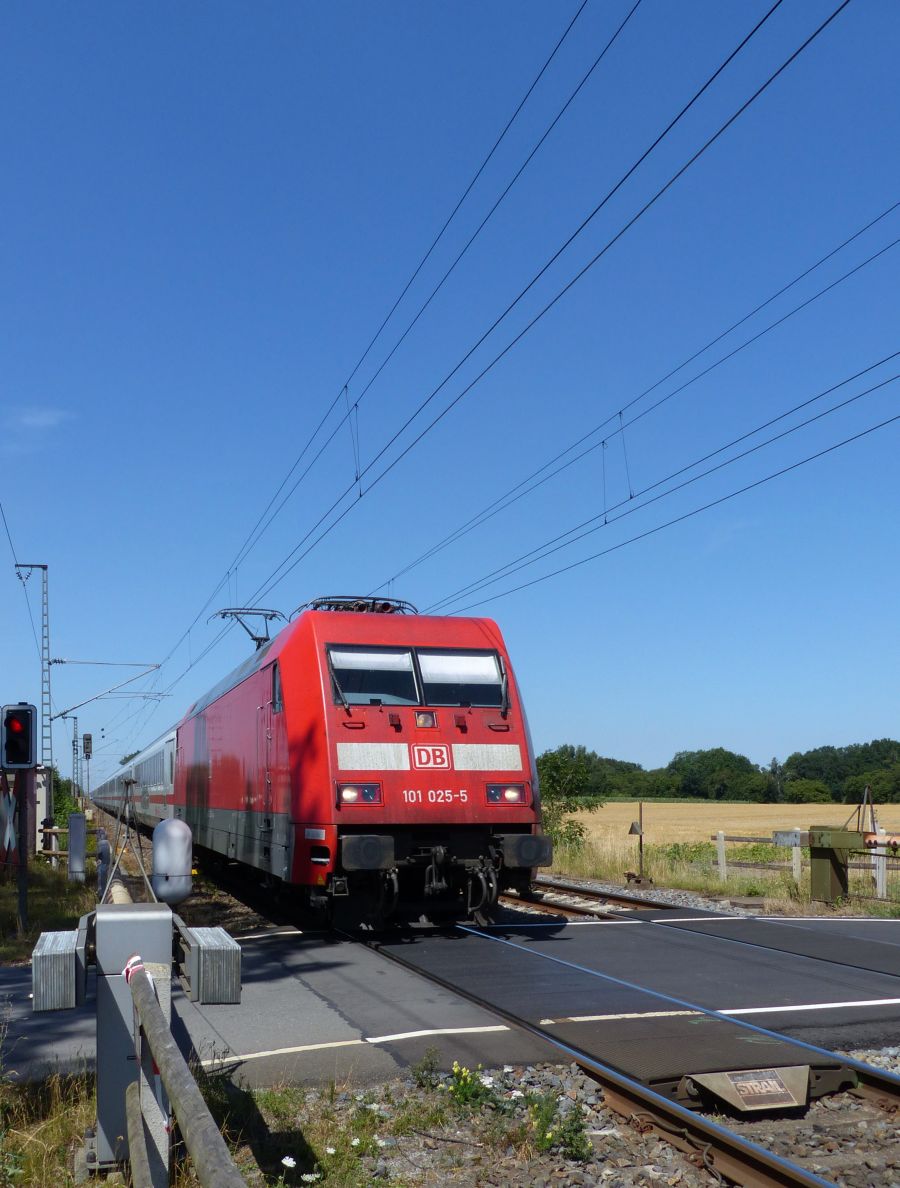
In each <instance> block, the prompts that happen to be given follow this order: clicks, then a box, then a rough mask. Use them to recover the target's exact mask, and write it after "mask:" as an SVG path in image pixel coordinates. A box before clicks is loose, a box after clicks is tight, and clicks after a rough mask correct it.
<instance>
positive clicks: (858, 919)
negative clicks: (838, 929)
mask: <svg viewBox="0 0 900 1188" xmlns="http://www.w3.org/2000/svg"><path fill="white" fill-rule="evenodd" d="M744 918H745V919H749V920H775V921H777V922H778V923H779V924H796V923H804V924H807V923H809V922H810V921H812V922H814V923H816V924H894V925H900V920H896V919H894V920H891V919H889V918H888V917H886V916H747V917H744ZM733 919H738V917H736V916H735V917H733Z"/></svg>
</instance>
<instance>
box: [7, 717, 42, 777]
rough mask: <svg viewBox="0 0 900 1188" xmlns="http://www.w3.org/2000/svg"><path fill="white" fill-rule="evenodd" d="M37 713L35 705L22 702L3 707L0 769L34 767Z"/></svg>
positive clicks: (13, 769)
mask: <svg viewBox="0 0 900 1188" xmlns="http://www.w3.org/2000/svg"><path fill="white" fill-rule="evenodd" d="M36 716H37V711H36V710H35V708H34V706H33V705H29V704H28V703H27V702H20V703H19V704H18V705H5V706H4V707H3V718H2V721H3V727H2V731H0V744H2V754H0V767H4V768H7V769H8V770H12V771H16V770H19V769H23V768H29V767H34V765H35V762H36V754H35V744H36V739H35V718H36Z"/></svg>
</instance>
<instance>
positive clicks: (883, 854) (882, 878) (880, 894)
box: [872, 846, 887, 899]
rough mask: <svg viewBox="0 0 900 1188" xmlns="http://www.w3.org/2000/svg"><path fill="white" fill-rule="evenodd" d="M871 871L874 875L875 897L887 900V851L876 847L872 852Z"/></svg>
mask: <svg viewBox="0 0 900 1188" xmlns="http://www.w3.org/2000/svg"><path fill="white" fill-rule="evenodd" d="M872 869H873V873H874V875H875V896H876V898H878V899H887V849H886V847H884V846H876V847H875V849H874V850H873V851H872Z"/></svg>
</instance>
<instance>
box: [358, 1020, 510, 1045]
mask: <svg viewBox="0 0 900 1188" xmlns="http://www.w3.org/2000/svg"><path fill="white" fill-rule="evenodd" d="M509 1030H510V1029H509V1027H507V1026H506V1024H505V1023H497V1024H494V1025H492V1026H489V1027H429V1028H426V1029H425V1030H424V1031H398V1032H397V1034H396V1035H370V1036H367V1037H366V1043H367V1044H392V1043H394V1042H395V1041H396V1040H405V1039H422V1038H423V1037H424V1036H426V1035H480V1034H482V1033H483V1032H485V1031H509Z"/></svg>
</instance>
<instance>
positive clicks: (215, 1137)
mask: <svg viewBox="0 0 900 1188" xmlns="http://www.w3.org/2000/svg"><path fill="white" fill-rule="evenodd" d="M125 981H126V983H127V984H128V986H129V988H130V989H131V997H132V998H133V1000H134V1006H135V1010H136V1012H137V1018H138V1021H139V1025H140V1031H141V1034H142V1036H143V1037H144V1038H146V1041H147V1046H148V1047H149V1049H150V1054H151V1055H152V1057H153V1060H154V1061H155V1063H156V1067H157V1068H158V1069H159V1076H160V1079H161V1080H162V1083H163V1086H164V1088H165V1090H166V1093H167V1095H168V1098H169V1102H170V1104H171V1106H172V1110H173V1112H174V1114H175V1117H176V1119H177V1121H178V1126H179V1129H180V1130H181V1133H182V1136H183V1137H184V1143H185V1146H186V1147H187V1149H188V1153H189V1154H190V1156H191V1159H192V1161H193V1164H194V1170H195V1171H196V1173H197V1179H198V1180H199V1181H200V1183H201V1184H202V1185H203V1188H246V1181H245V1180H244V1177H243V1176H242V1175H241V1173H240V1172H239V1171H238V1169H237V1166H236V1165H235V1163H234V1160H233V1159H232V1158H231V1154H230V1152H229V1150H228V1147H227V1146H226V1144H225V1140H224V1139H223V1138H222V1135H221V1134H220V1132H219V1128H218V1126H217V1125H216V1123H215V1121H214V1120H213V1117H212V1114H210V1112H209V1109H208V1107H207V1105H206V1102H205V1101H204V1100H203V1095H202V1094H201V1092H200V1090H199V1088H198V1087H197V1082H196V1081H195V1080H194V1078H193V1076H192V1075H191V1070H190V1069H189V1068H188V1066H187V1062H186V1061H185V1059H184V1057H183V1056H182V1055H181V1052H180V1051H179V1050H178V1045H177V1044H176V1043H175V1040H174V1039H173V1037H172V1032H171V1031H170V1030H169V1024H168V1022H167V1020H166V1018H165V1015H164V1014H163V1012H162V1010H161V1008H160V1005H159V1002H158V1001H157V998H156V993H155V991H154V989H153V983H152V982H151V981H150V978H149V977H148V975H147V971H146V969H145V968H144V963H143V961H142V960H141V959H140V957H137V956H136V957H134V958H132V959H131V960H130V961H129V963H128V965H127V966H126V969H125ZM126 1118H127V1123H128V1148H129V1153H130V1156H131V1178H132V1182H133V1184H134V1188H156V1184H157V1183H158V1181H157V1180H154V1178H153V1176H152V1169H151V1166H150V1160H149V1156H148V1152H147V1146H146V1140H145V1135H144V1116H143V1110H142V1108H141V1095H140V1087H139V1084H138V1082H137V1081H132V1082H131V1084H130V1085H129V1086H128V1089H127V1090H126ZM135 1156H137V1157H135Z"/></svg>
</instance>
